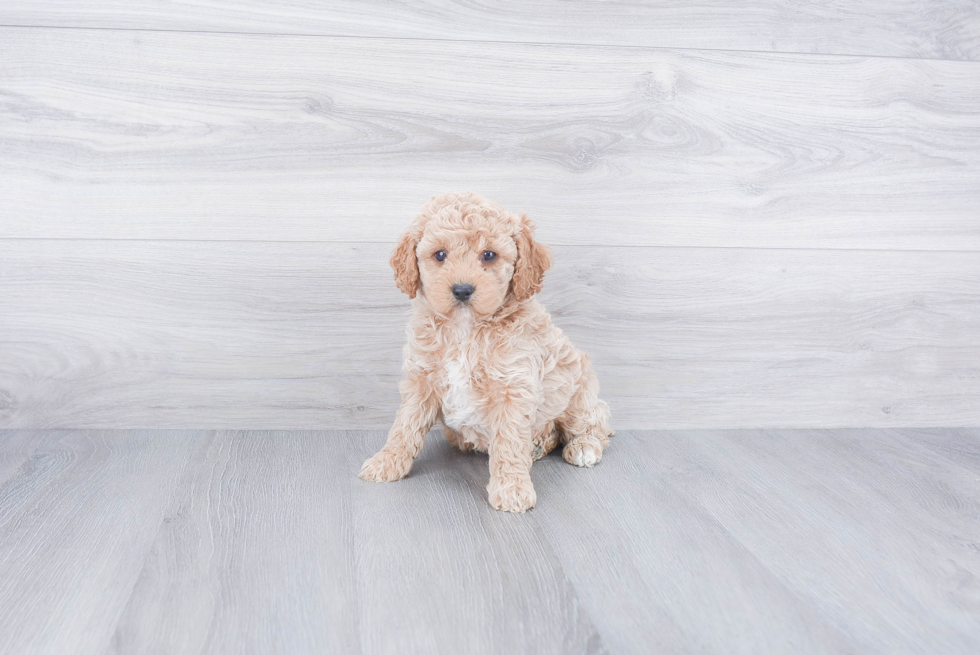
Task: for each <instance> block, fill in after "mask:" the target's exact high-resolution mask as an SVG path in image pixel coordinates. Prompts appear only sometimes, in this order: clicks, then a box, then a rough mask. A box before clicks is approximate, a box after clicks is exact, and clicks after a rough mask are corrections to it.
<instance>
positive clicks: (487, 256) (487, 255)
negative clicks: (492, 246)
mask: <svg viewBox="0 0 980 655" xmlns="http://www.w3.org/2000/svg"><path fill="white" fill-rule="evenodd" d="M496 258H497V253H495V252H494V251H492V250H484V251H483V261H485V262H492V261H493V260H495V259H496Z"/></svg>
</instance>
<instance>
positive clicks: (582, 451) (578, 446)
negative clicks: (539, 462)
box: [561, 440, 602, 467]
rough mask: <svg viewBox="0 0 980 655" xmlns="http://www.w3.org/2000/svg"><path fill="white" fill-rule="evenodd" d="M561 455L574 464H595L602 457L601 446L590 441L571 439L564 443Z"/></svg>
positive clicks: (585, 465) (584, 465)
mask: <svg viewBox="0 0 980 655" xmlns="http://www.w3.org/2000/svg"><path fill="white" fill-rule="evenodd" d="M561 456H562V457H564V458H565V461H566V462H568V463H569V464H574V465H575V466H583V467H587V466H595V465H596V464H598V463H599V460H600V459H602V446H600V445H599V444H597V443H593V442H591V441H584V440H583V441H571V442H569V443H567V444H565V448H564V449H563V450H562V451H561Z"/></svg>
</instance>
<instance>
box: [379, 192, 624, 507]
mask: <svg viewBox="0 0 980 655" xmlns="http://www.w3.org/2000/svg"><path fill="white" fill-rule="evenodd" d="M533 237H534V224H533V223H532V222H531V221H530V220H528V219H527V216H525V215H523V214H522V215H520V216H518V215H515V214H511V213H510V212H507V211H505V210H504V209H503V208H502V207H500V206H499V205H497V204H496V203H493V202H490V201H489V200H486V199H485V198H481V197H480V196H478V195H477V194H475V193H449V194H445V195H442V196H434V197H433V198H432V199H431V200H430V201H429V202H428V203H427V204H425V205H424V206H423V207H422V210H421V211H420V213H419V215H418V217H417V218H416V219H415V221H414V222H413V223H412V224H411V225H410V226H409V228H408V231H407V232H406V233H405V234H404V235H403V236H402V238H401V241H399V243H398V246H397V247H396V248H395V252H394V253H393V254H392V256H391V266H392V268H394V269H395V282H396V283H397V284H398V288H399V289H401V290H402V291H403V292H405V293H407V294H408V295H409V297H410V298H414V299H415V302H414V305H413V308H412V315H411V318H410V320H409V323H408V343H407V344H406V346H405V351H404V358H405V361H404V363H403V366H402V371H403V375H404V379H403V380H402V382H401V384H400V385H399V389H400V391H401V407H400V408H399V410H398V414H397V415H396V417H395V423H394V425H393V426H392V427H391V431H390V432H389V433H388V442H387V443H386V444H385V445H384V447H383V448H382V449H381V451H380V452H378V453H377V454H376V455H375V456H374V457H371V458H370V459H368V460H367V461H366V462H364V466H363V467H362V468H361V474H360V477H361V478H362V479H364V480H373V481H377V482H391V481H393V480H399V479H401V478H403V477H405V476H406V475H408V472H409V471H410V470H411V468H412V462H413V460H414V459H415V457H417V456H418V454H419V451H420V450H421V449H422V443H423V440H424V439H425V435H426V433H427V432H428V431H429V428H431V427H432V425H433V424H434V423H435V422H436V421H437V420H440V421H441V422H442V424H443V433H444V434H445V436H446V439H447V440H448V441H449V442H450V443H451V444H453V445H454V446H456V447H458V448H459V449H460V450H463V451H470V450H478V451H480V452H486V453H489V455H490V484H489V485H488V486H487V491H488V492H489V497H490V504H491V505H493V507H495V508H496V509H499V510H504V511H508V512H523V511H525V510H528V509H530V508H532V507H534V503H535V499H536V495H535V492H534V486H533V485H532V484H531V463H532V462H533V461H534V460H536V459H538V458H540V457H543V456H544V455H546V454H547V453H548V452H550V451H551V450H552V449H553V448H555V446H557V445H558V443H559V442H561V443H562V444H564V448H563V450H562V456H563V457H564V458H565V460H566V461H567V462H569V463H571V464H574V465H576V466H592V465H593V464H595V463H596V462H598V461H599V460H600V459H601V458H602V451H603V450H604V449H605V447H606V446H607V445H608V443H609V437H610V435H611V434H612V430H610V429H609V407H608V406H607V405H606V403H605V402H603V401H602V400H600V399H599V396H598V394H599V382H598V380H597V379H596V376H595V373H593V372H592V368H591V367H590V366H589V358H588V356H587V355H586V354H585V353H583V352H581V351H580V350H577V349H576V348H575V347H574V346H572V344H571V342H570V341H569V340H568V338H567V337H566V336H565V335H564V334H562V331H561V330H560V329H558V328H557V327H555V326H554V325H552V323H551V317H550V316H549V315H548V312H547V311H545V309H544V307H543V306H542V305H541V304H540V303H539V302H538V301H537V300H536V299H535V298H534V294H535V293H537V292H538V291H540V290H541V282H542V279H543V277H544V273H545V271H546V270H547V269H548V267H549V266H551V249H550V248H548V247H547V246H545V245H542V244H540V243H538V242H536V241H535V240H534V238H533Z"/></svg>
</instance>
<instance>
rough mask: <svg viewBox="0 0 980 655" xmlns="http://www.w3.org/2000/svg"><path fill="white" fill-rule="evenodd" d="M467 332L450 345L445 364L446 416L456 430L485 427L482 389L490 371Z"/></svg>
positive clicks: (442, 370) (443, 413)
mask: <svg viewBox="0 0 980 655" xmlns="http://www.w3.org/2000/svg"><path fill="white" fill-rule="evenodd" d="M468 337H469V335H468V334H467V333H466V332H463V333H461V334H459V335H458V338H457V339H454V340H453V341H451V342H450V343H449V347H448V348H447V350H446V353H445V357H444V359H443V360H442V362H441V366H440V368H441V373H442V374H441V376H440V380H441V385H440V386H441V391H442V416H443V420H444V421H445V422H446V425H448V426H449V427H451V428H453V429H454V430H460V429H462V428H473V429H479V428H481V427H482V426H483V416H482V412H481V411H480V407H481V405H482V402H481V393H480V389H481V387H482V386H483V385H482V384H481V382H482V381H483V380H484V377H485V375H486V370H485V367H484V365H483V362H482V357H481V353H480V352H479V350H478V349H477V348H476V347H475V345H474V344H473V343H472V342H471V341H470V339H469V338H468Z"/></svg>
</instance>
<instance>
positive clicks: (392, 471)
mask: <svg viewBox="0 0 980 655" xmlns="http://www.w3.org/2000/svg"><path fill="white" fill-rule="evenodd" d="M411 470H412V458H411V457H409V456H408V455H402V454H400V453H393V452H389V451H387V450H381V451H380V452H378V454H377V455H375V456H374V457H372V458H370V459H369V460H367V461H366V462H364V465H363V466H362V467H361V473H360V474H359V475H358V476H357V477H359V478H360V479H362V480H367V481H369V482H394V481H395V480H401V479H402V478H404V477H405V476H406V475H408V472H409V471H411Z"/></svg>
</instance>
